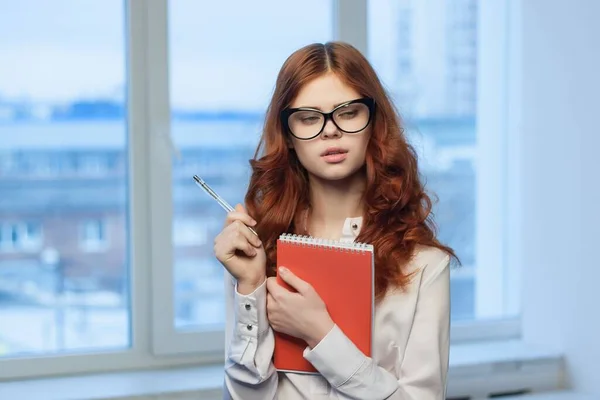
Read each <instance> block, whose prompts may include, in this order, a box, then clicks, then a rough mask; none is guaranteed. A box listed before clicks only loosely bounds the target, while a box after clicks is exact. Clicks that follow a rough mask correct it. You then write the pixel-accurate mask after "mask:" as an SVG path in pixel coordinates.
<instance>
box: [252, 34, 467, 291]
mask: <svg viewBox="0 0 600 400" xmlns="http://www.w3.org/2000/svg"><path fill="white" fill-rule="evenodd" d="M330 72H333V73H335V74H336V75H337V76H338V77H339V78H340V79H341V80H342V81H343V82H344V83H346V84H347V85H348V86H350V87H352V88H353V89H354V90H356V91H357V92H358V93H359V94H361V95H362V96H366V97H371V98H373V99H374V100H375V104H376V112H375V117H374V118H373V120H372V133H371V138H370V140H369V144H368V147H367V155H366V162H365V170H366V171H365V172H366V178H367V185H366V190H365V193H364V204H365V210H364V215H363V227H362V229H361V232H360V234H359V236H358V237H357V239H356V241H358V242H365V243H370V244H372V245H373V246H374V248H375V266H376V268H375V295H376V298H377V299H381V297H382V296H383V294H384V293H385V292H386V291H387V289H388V288H391V287H397V288H404V287H405V286H406V285H407V284H408V282H409V280H410V276H409V275H408V274H407V273H406V272H405V271H404V270H403V268H402V267H403V266H404V265H406V263H407V262H408V261H409V260H410V259H411V257H412V255H413V254H414V251H415V247H416V246H418V245H425V246H433V247H436V248H439V249H441V250H443V251H445V252H446V253H448V254H450V255H451V256H453V257H454V258H456V255H455V254H454V252H453V250H452V249H451V248H449V247H447V246H444V245H442V244H441V243H440V242H439V241H438V240H437V239H436V235H435V225H434V223H433V221H432V214H431V208H432V202H431V199H430V197H429V196H428V195H427V193H426V192H425V189H424V186H423V184H422V183H421V180H420V177H419V172H418V168H417V155H416V152H415V151H414V149H413V148H412V147H411V146H410V145H409V143H408V142H407V140H406V138H405V135H404V129H403V128H402V125H401V121H400V117H399V116H398V113H397V112H396V110H395V108H394V106H393V105H392V102H391V101H390V99H389V97H388V95H387V94H386V91H385V89H384V88H383V86H382V84H381V82H380V81H379V78H378V77H377V75H376V73H375V71H374V70H373V68H372V67H371V65H370V64H369V62H368V61H367V60H366V58H365V57H364V56H363V55H362V54H361V53H360V52H359V51H358V50H357V49H355V48H354V47H352V46H351V45H349V44H346V43H341V42H328V43H326V44H318V43H316V44H311V45H308V46H306V47H303V48H301V49H299V50H297V51H296V52H294V53H293V54H292V55H291V56H290V57H289V58H288V59H287V60H286V61H285V63H284V64H283V66H282V68H281V70H280V72H279V75H278V77H277V82H276V86H275V90H274V93H273V97H272V99H271V103H270V105H269V107H268V109H267V113H266V117H265V123H264V129H263V133H262V137H261V140H260V142H259V144H258V147H257V149H256V153H255V155H254V158H253V159H252V160H250V165H251V167H252V176H251V178H250V183H249V187H248V192H247V194H246V197H245V203H246V208H247V210H248V212H249V214H250V215H251V216H252V217H253V218H254V219H256V221H258V224H257V226H256V229H257V232H258V234H259V235H260V237H261V239H262V241H263V243H264V246H265V250H266V253H267V275H269V276H273V275H274V274H275V267H276V252H277V248H276V245H277V239H278V237H279V235H280V234H282V233H286V232H296V233H300V229H299V228H298V226H299V225H300V223H299V221H300V219H301V214H302V213H303V211H304V210H305V209H306V208H307V207H308V205H309V199H308V193H309V190H308V177H307V172H306V170H305V169H304V167H302V165H301V164H300V162H299V161H298V158H297V156H296V153H295V152H294V151H293V150H290V149H289V148H288V146H287V142H286V135H288V133H287V132H284V131H283V125H282V123H281V120H280V112H281V111H282V110H283V109H285V108H286V107H289V106H290V104H291V103H292V101H293V100H294V98H295V97H296V96H297V94H298V92H299V91H300V89H301V88H302V87H303V85H305V84H306V83H308V82H309V81H311V80H313V79H315V78H317V77H319V76H321V75H323V74H325V73H330Z"/></svg>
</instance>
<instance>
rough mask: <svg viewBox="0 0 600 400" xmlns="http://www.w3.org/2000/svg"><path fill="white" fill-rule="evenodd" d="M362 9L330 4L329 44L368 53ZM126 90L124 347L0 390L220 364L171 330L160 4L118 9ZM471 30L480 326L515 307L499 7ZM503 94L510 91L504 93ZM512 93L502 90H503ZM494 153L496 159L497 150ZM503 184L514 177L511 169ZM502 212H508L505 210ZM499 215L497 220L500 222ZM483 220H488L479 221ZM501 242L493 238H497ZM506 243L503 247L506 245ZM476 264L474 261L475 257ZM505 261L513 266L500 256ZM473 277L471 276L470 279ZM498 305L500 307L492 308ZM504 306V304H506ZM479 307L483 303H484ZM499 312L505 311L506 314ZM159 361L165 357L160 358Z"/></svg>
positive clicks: (488, 8)
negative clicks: (475, 48) (49, 379)
mask: <svg viewBox="0 0 600 400" xmlns="http://www.w3.org/2000/svg"><path fill="white" fill-rule="evenodd" d="M366 1H367V0H333V2H334V7H335V13H334V18H335V21H334V24H333V26H334V37H335V38H336V39H339V40H344V41H347V42H350V43H352V44H354V45H355V46H356V47H357V48H358V49H359V50H361V51H362V52H363V53H364V54H368V52H367V50H368V49H367V42H368V41H367V32H368V31H367V2H366ZM126 3H127V13H126V15H127V17H126V18H127V35H126V37H127V60H128V62H127V64H128V68H127V82H128V85H127V87H128V96H127V99H128V107H127V109H128V122H127V123H128V135H129V140H128V144H129V149H128V151H129V156H130V158H129V167H130V169H129V173H130V180H129V182H130V186H129V188H128V190H129V199H130V203H129V207H130V208H129V210H130V212H129V214H128V215H129V226H130V229H129V231H130V232H131V236H130V243H129V249H130V252H129V254H130V260H129V261H130V262H129V265H130V276H131V282H132V287H131V297H130V298H131V311H132V315H131V327H132V331H131V348H129V349H125V350H115V351H106V352H98V353H95V354H93V355H91V354H74V355H68V356H43V357H23V358H15V359H2V360H0V381H1V380H7V379H16V378H25V377H40V376H49V375H64V374H73V373H91V372H100V371H114V370H115V369H123V370H126V369H138V368H144V369H147V368H154V367H165V366H169V367H173V366H182V365H193V364H196V365H197V364H198V363H202V364H211V363H214V364H220V363H222V362H223V351H224V343H223V331H222V330H215V331H204V332H179V331H176V330H175V328H174V304H173V299H174V297H175V296H174V293H173V286H174V285H173V273H172V272H173V271H172V268H173V241H172V221H173V201H172V189H171V188H172V185H171V177H172V171H171V165H172V148H171V147H170V146H169V137H170V101H169V65H168V64H169V57H168V0H127V1H126ZM479 6H480V7H481V10H480V17H481V18H480V21H485V22H484V23H481V24H480V26H483V27H485V29H484V30H482V31H481V33H480V35H481V36H480V37H484V38H486V40H491V39H490V38H495V39H494V40H495V41H496V45H495V46H492V49H490V48H489V47H490V46H489V44H488V43H486V48H487V50H484V51H481V52H480V54H479V56H480V65H486V66H490V65H497V66H498V67H497V68H487V69H484V70H480V71H479V74H480V75H478V79H480V85H479V89H478V90H479V93H485V94H489V93H495V94H497V96H480V98H482V99H486V97H489V98H490V99H488V100H486V101H482V102H481V105H480V109H478V119H479V122H478V129H480V131H482V130H485V131H486V132H488V133H489V134H488V135H486V136H483V137H481V141H480V143H481V147H480V149H479V151H480V152H479V154H480V155H485V157H480V158H479V160H478V175H479V177H480V179H481V180H480V183H481V185H479V187H480V190H479V192H478V204H480V207H479V208H478V210H477V214H478V216H480V217H479V218H478V229H479V231H478V242H479V245H478V250H477V257H478V259H485V260H486V262H487V269H486V272H485V274H483V272H481V273H482V275H481V276H478V279H481V282H483V284H482V285H483V286H482V289H483V287H485V291H484V290H481V291H478V293H477V296H479V297H478V301H480V300H481V301H482V303H481V305H480V307H479V308H478V310H477V315H478V316H481V317H485V316H489V315H497V314H498V310H501V309H502V307H504V308H503V309H504V310H506V309H507V308H506V307H508V308H511V307H512V308H514V307H517V306H518V301H514V297H511V296H514V295H515V294H516V293H518V289H511V290H510V291H507V289H506V287H507V285H506V282H507V281H508V280H507V276H508V275H509V274H516V273H518V272H519V271H518V269H515V267H513V266H511V268H506V261H507V259H506V258H504V257H502V255H503V254H507V253H506V250H505V249H504V246H505V244H506V243H507V242H506V240H501V241H499V243H501V244H498V243H497V244H495V245H489V246H484V243H493V242H494V240H495V238H498V237H503V236H505V235H504V232H506V225H505V224H507V223H508V224H513V222H514V221H513V220H512V219H511V218H513V213H512V212H511V211H510V209H508V215H509V221H508V222H507V221H504V220H502V218H501V215H502V214H501V213H502V212H506V207H507V203H506V201H505V199H507V195H508V190H509V186H508V185H501V186H497V185H496V186H494V187H492V186H488V187H486V186H485V185H486V182H493V181H494V180H496V179H502V181H503V182H507V181H510V179H507V175H506V171H505V170H504V168H505V166H506V165H507V164H506V159H505V157H506V153H507V151H506V149H507V142H506V140H507V136H506V130H507V129H508V128H509V127H507V126H506V125H507V124H506V123H505V122H503V121H504V119H505V118H506V117H507V115H506V113H507V99H508V96H509V93H508V89H507V88H506V87H505V86H506V83H507V79H506V76H507V75H506V69H505V68H504V67H501V66H503V65H505V64H506V61H507V60H506V58H507V49H506V47H507V46H506V42H505V38H506V37H507V35H508V31H507V29H508V28H507V25H506V24H504V23H496V22H495V21H497V20H500V18H499V16H500V15H502V16H506V15H507V10H508V8H509V4H508V2H502V1H498V2H481V3H479ZM511 88H512V89H514V88H513V87H512V86H511ZM512 89H511V90H512ZM499 148H502V149H504V151H501V152H500V151H498V149H499ZM509 173H510V174H509V175H508V178H512V177H513V174H516V173H517V171H515V170H514V169H511V170H510V171H509ZM510 205H511V204H508V206H510ZM504 215H506V214H504ZM485 218H489V219H485ZM498 235H500V236H498ZM511 244H512V243H511ZM481 257H483V258H481ZM508 259H511V260H514V259H515V258H514V256H513V255H511V254H509V255H508ZM478 273H479V272H478ZM494 296H498V297H497V299H501V301H494V300H495V299H496V298H494ZM509 297H510V298H511V299H513V300H510V301H509V300H508V298H509ZM488 300H491V301H490V302H488ZM507 304H508V306H507ZM519 335H520V321H519V319H510V320H507V319H504V320H499V321H486V322H482V321H473V322H467V323H453V326H452V340H453V342H461V341H474V340H491V339H505V338H515V337H517V336H519ZM164 356H168V357H164Z"/></svg>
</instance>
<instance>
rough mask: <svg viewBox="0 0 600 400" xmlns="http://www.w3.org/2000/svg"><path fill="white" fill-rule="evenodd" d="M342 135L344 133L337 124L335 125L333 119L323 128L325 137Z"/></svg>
mask: <svg viewBox="0 0 600 400" xmlns="http://www.w3.org/2000/svg"><path fill="white" fill-rule="evenodd" d="M340 136H342V133H341V132H340V130H339V129H338V128H337V126H335V124H334V123H333V121H332V120H329V121H327V123H326V124H325V127H324V128H323V134H322V137H323V139H330V138H334V137H340Z"/></svg>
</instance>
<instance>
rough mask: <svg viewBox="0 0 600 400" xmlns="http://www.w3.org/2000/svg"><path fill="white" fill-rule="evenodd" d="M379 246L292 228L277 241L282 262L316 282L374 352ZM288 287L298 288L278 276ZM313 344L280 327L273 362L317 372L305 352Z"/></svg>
mask: <svg viewBox="0 0 600 400" xmlns="http://www.w3.org/2000/svg"><path fill="white" fill-rule="evenodd" d="M373 260H374V257H373V246H372V245H369V244H363V243H342V242H337V241H328V240H322V239H315V238H311V237H306V236H296V235H291V234H284V235H281V236H280V238H279V239H278V241H277V266H285V267H287V268H288V269H289V270H290V271H292V272H293V273H294V274H296V275H297V276H298V277H300V278H301V279H303V280H305V281H307V282H308V283H310V284H311V285H312V286H313V287H314V288H315V290H316V291H317V293H318V294H319V296H321V298H322V299H323V301H324V302H325V305H326V306H327V310H328V311H329V314H330V315H331V318H332V319H333V321H334V322H335V323H336V324H337V325H338V326H339V327H340V329H341V330H342V332H344V334H346V336H348V338H349V339H350V340H351V341H352V342H353V343H354V344H355V345H356V346H357V347H358V348H359V349H360V350H361V351H362V352H363V353H364V354H365V355H367V356H369V357H370V356H371V352H372V344H371V342H372V335H373V317H374V303H373V301H374V261H373ZM277 281H278V283H279V284H280V285H282V286H283V287H286V288H287V289H290V290H293V289H292V288H290V287H289V286H288V285H287V284H286V283H285V282H283V280H282V279H281V278H280V277H279V276H278V277H277ZM306 347H307V344H306V343H305V342H304V341H303V340H300V339H297V338H294V337H291V336H288V335H286V334H283V333H279V332H275V352H274V355H273V363H274V365H275V368H277V370H279V371H288V372H298V373H316V372H317V371H316V369H315V368H314V367H313V366H312V364H310V363H309V362H308V361H307V360H306V359H305V358H304V356H303V352H304V349H305V348H306Z"/></svg>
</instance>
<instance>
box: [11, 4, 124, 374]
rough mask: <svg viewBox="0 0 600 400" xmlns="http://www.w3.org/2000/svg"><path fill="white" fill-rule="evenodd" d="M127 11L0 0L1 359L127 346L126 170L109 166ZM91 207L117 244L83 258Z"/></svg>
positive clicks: (96, 244)
mask: <svg viewBox="0 0 600 400" xmlns="http://www.w3.org/2000/svg"><path fill="white" fill-rule="evenodd" d="M32 10H35V11H34V12H32ZM124 18H125V13H124V4H123V2H121V1H115V0H110V1H105V0H101V1H86V2H83V3H80V2H72V1H68V0H57V1H53V2H43V1H42V2H40V1H34V0H24V1H18V2H14V1H10V0H0V36H2V38H3V39H2V41H0V53H1V54H2V58H3V60H10V62H2V63H0V110H2V111H1V112H0V114H1V118H2V123H1V124H0V193H2V200H1V201H0V321H1V322H0V360H2V359H13V358H14V359H21V358H22V359H26V358H27V357H36V356H45V357H47V356H53V355H60V354H67V353H68V354H71V355H73V354H77V353H80V354H89V353H90V352H100V351H109V350H110V351H114V350H116V349H126V348H128V347H129V346H130V330H129V318H130V310H129V304H128V287H127V281H126V275H127V271H128V267H127V266H128V262H127V258H126V256H127V247H128V244H127V235H126V232H127V230H128V227H127V223H126V221H127V219H126V215H127V196H126V189H127V171H126V170H120V171H118V172H115V171H113V172H115V173H112V174H109V173H108V171H107V170H106V168H105V166H106V165H108V164H107V159H108V158H109V157H113V156H114V155H115V154H116V155H118V158H119V159H121V160H126V159H127V145H126V135H125V132H126V129H125V128H126V120H125V118H124V116H123V110H124V106H125V105H124V103H123V99H124V97H125V86H124V84H125V39H124V38H125V37H124V27H125V25H124V23H125V19H124ZM90 154H92V156H90ZM75 159H80V160H83V164H82V166H81V168H83V169H84V170H85V171H88V172H89V173H88V174H84V175H79V176H78V175H76V174H70V173H69V172H70V171H72V168H71V167H70V166H71V165H72V163H73V160H75ZM97 212H102V213H107V214H108V215H109V216H110V219H111V221H112V220H114V221H118V225H116V226H114V227H112V229H113V230H114V231H115V232H116V233H117V235H116V236H118V243H117V245H116V246H113V247H111V248H110V249H108V251H107V252H106V253H105V254H97V253H96V254H88V253H87V252H88V251H89V250H97V249H99V248H102V247H103V246H105V244H106V241H107V233H108V232H107V226H106V225H105V223H104V221H103V220H98V219H91V220H86V219H85V218H82V216H84V215H86V214H90V213H97ZM82 220H84V221H83V222H82ZM5 250H6V251H5ZM40 360H41V359H40ZM11 362H12V361H11ZM11 365H13V366H15V368H16V369H18V367H17V365H18V364H11ZM11 369H12V367H11V368H9V367H4V366H1V367H0V370H2V371H8V370H11ZM29 369H32V368H31V364H30V365H29ZM33 370H35V368H33Z"/></svg>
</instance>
